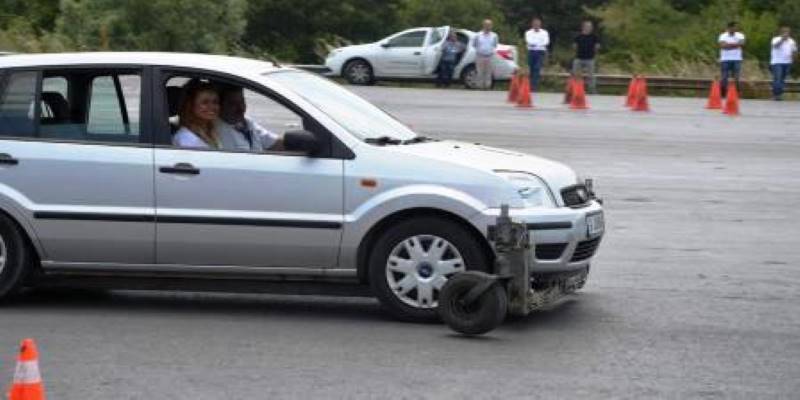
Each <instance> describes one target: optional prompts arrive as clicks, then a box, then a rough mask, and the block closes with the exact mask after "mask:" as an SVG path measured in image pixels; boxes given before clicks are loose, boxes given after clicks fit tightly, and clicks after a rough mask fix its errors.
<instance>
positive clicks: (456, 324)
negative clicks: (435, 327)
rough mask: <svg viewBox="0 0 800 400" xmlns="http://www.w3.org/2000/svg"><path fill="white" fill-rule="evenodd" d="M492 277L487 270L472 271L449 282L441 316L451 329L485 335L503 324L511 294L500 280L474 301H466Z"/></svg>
mask: <svg viewBox="0 0 800 400" xmlns="http://www.w3.org/2000/svg"><path fill="white" fill-rule="evenodd" d="M491 279H492V278H491V277H490V276H489V275H487V274H485V273H483V272H478V271H468V272H464V273H460V274H457V275H455V276H453V277H452V278H450V280H449V281H447V284H446V285H445V286H444V288H443V289H442V293H441V295H440V297H439V315H440V316H441V317H442V320H443V321H444V322H445V323H446V324H447V326H449V327H450V329H452V330H454V331H456V332H458V333H462V334H465V335H482V334H484V333H486V332H489V331H491V330H492V329H494V328H496V327H498V326H499V325H500V324H501V323H503V320H504V319H505V317H506V313H507V312H508V296H507V295H506V291H505V289H504V288H503V287H502V285H501V284H500V283H499V282H494V283H493V284H492V285H491V286H490V287H489V288H488V289H487V290H486V291H485V292H483V294H482V295H481V296H480V297H478V298H477V299H476V300H475V301H474V302H472V304H463V301H462V300H463V298H464V297H465V296H466V295H467V293H469V292H470V290H472V288H474V287H476V286H477V285H480V284H482V283H484V282H486V281H487V280H491Z"/></svg>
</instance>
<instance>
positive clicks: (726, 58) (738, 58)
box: [717, 22, 745, 96]
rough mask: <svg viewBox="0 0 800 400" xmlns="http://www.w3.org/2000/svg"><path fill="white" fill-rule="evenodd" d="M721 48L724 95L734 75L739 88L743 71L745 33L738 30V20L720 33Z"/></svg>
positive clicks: (720, 59) (720, 60) (720, 58)
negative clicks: (729, 80)
mask: <svg viewBox="0 0 800 400" xmlns="http://www.w3.org/2000/svg"><path fill="white" fill-rule="evenodd" d="M717 42H718V43H719V48H720V57H719V62H720V68H721V70H722V75H721V76H720V81H721V82H720V86H721V87H722V94H723V96H725V95H727V92H728V79H729V78H730V77H731V76H733V79H734V80H735V82H736V89H739V76H740V75H741V73H742V59H743V58H742V48H743V47H744V43H745V37H744V34H742V33H741V32H739V31H738V26H737V24H736V22H731V23H729V24H728V29H727V30H726V31H725V32H723V33H722V34H721V35H719V39H718V40H717Z"/></svg>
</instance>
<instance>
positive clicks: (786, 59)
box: [769, 36, 797, 65]
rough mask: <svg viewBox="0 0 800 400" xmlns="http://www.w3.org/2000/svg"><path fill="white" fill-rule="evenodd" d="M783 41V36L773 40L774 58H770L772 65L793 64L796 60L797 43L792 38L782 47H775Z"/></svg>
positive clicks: (782, 44)
mask: <svg viewBox="0 0 800 400" xmlns="http://www.w3.org/2000/svg"><path fill="white" fill-rule="evenodd" d="M781 39H782V37H781V36H776V37H774V38H773V39H772V57H770V62H769V63H770V65H775V64H791V63H792V61H793V59H794V54H795V53H797V42H795V41H794V39H792V38H788V39H786V40H785V41H784V42H783V43H781V45H780V46H778V47H775V46H777V45H778V43H780V42H781Z"/></svg>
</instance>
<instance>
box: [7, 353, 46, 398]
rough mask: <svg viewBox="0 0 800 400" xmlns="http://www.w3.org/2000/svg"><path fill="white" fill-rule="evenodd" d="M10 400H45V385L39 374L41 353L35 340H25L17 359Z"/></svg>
mask: <svg viewBox="0 0 800 400" xmlns="http://www.w3.org/2000/svg"><path fill="white" fill-rule="evenodd" d="M8 399H9V400H44V384H43V383H42V375H41V373H40V372H39V352H38V351H37V350H36V343H35V342H34V341H33V339H25V340H23V341H22V346H20V351H19V357H17V370H16V372H14V382H13V384H12V386H11V390H10V391H9V392H8Z"/></svg>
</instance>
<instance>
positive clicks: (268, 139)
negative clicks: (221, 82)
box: [216, 86, 283, 152]
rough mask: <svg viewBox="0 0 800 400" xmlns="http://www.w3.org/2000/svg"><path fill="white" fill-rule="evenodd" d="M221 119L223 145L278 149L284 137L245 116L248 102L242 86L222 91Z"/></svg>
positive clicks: (280, 147) (250, 148)
mask: <svg viewBox="0 0 800 400" xmlns="http://www.w3.org/2000/svg"><path fill="white" fill-rule="evenodd" d="M220 106H221V112H220V119H219V120H217V124H216V125H217V126H216V129H217V132H219V135H220V140H221V141H222V147H223V148H225V149H231V150H240V151H252V152H263V151H278V150H281V149H283V139H282V138H281V137H280V136H279V135H277V134H275V133H273V132H270V131H269V130H267V129H266V128H264V127H262V126H261V125H259V124H258V123H257V122H255V121H253V120H252V119H250V118H247V117H246V116H245V113H246V112H247V103H246V102H245V99H244V90H243V89H242V88H241V87H235V86H232V87H225V88H223V89H222V90H221V91H220Z"/></svg>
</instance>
